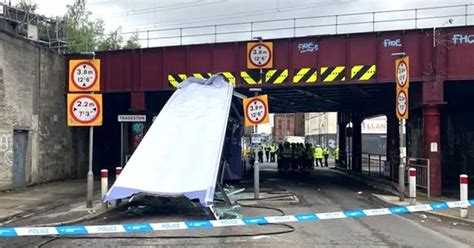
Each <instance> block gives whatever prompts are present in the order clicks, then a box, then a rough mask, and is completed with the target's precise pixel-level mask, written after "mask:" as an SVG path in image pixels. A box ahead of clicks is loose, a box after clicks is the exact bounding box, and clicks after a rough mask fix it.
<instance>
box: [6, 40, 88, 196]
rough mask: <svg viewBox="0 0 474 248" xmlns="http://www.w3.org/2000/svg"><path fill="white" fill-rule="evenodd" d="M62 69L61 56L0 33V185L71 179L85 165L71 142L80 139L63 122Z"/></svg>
mask: <svg viewBox="0 0 474 248" xmlns="http://www.w3.org/2000/svg"><path fill="white" fill-rule="evenodd" d="M65 70H66V68H65V62H64V57H63V56H61V55H59V54H57V53H56V52H54V51H51V50H49V49H48V48H45V47H42V46H39V45H37V44H35V43H34V42H31V41H28V40H25V39H22V38H17V37H15V36H14V35H11V34H9V33H6V32H2V31H0V189H6V188H12V187H17V186H20V187H21V186H26V185H31V184H36V183H42V182H47V181H52V180H57V179H64V178H71V177H76V176H77V173H78V171H79V170H80V169H79V167H80V166H85V165H86V162H85V161H77V160H75V158H74V153H73V142H72V141H73V139H74V140H82V138H78V137H74V136H77V135H78V132H77V130H73V129H70V128H69V127H68V126H67V121H66V95H65V82H66V76H65V75H66V71H65ZM75 133H76V134H75ZM15 134H17V135H15ZM18 134H19V135H18ZM25 134H26V135H27V142H26V143H27V145H26V149H25V150H24V154H23V153H22V152H21V150H22V149H21V146H19V143H21V140H19V138H18V137H19V136H21V135H25ZM80 137H83V136H82V135H81V136H80ZM83 143H84V142H83ZM81 157H84V156H81ZM23 160H24V161H25V166H24V177H25V178H24V183H23V185H21V184H22V183H21V182H20V185H18V180H17V181H16V182H15V180H14V178H18V171H20V172H21V171H22V170H21V169H20V170H18V168H21V166H20V167H19V166H18V164H21V162H22V161H23ZM78 166H79V167H78ZM14 172H15V173H17V174H15V176H13V173H14ZM20 174H21V173H20Z"/></svg>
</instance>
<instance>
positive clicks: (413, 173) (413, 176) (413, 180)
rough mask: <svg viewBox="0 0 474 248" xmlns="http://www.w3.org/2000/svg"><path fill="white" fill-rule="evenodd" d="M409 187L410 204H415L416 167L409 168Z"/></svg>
mask: <svg viewBox="0 0 474 248" xmlns="http://www.w3.org/2000/svg"><path fill="white" fill-rule="evenodd" d="M408 183H409V185H408V186H409V189H410V204H411V205H415V204H416V169H415V168H410V179H409V181H408Z"/></svg>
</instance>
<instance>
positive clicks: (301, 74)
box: [293, 68, 318, 84]
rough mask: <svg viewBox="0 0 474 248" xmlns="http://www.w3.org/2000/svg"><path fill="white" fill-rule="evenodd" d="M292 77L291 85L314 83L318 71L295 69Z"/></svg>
mask: <svg viewBox="0 0 474 248" xmlns="http://www.w3.org/2000/svg"><path fill="white" fill-rule="evenodd" d="M294 73H295V74H294V75H293V83H294V84H297V83H316V80H317V79H318V71H317V70H316V68H300V69H295V71H294Z"/></svg>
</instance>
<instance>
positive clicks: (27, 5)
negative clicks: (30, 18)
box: [15, 0, 38, 13]
mask: <svg viewBox="0 0 474 248" xmlns="http://www.w3.org/2000/svg"><path fill="white" fill-rule="evenodd" d="M15 8H17V9H21V10H23V11H25V12H28V13H35V11H36V10H37V9H38V4H37V3H33V2H31V1H30V0H20V1H19V2H18V3H17V4H15Z"/></svg>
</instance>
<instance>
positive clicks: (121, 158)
mask: <svg viewBox="0 0 474 248" xmlns="http://www.w3.org/2000/svg"><path fill="white" fill-rule="evenodd" d="M120 167H123V122H120Z"/></svg>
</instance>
